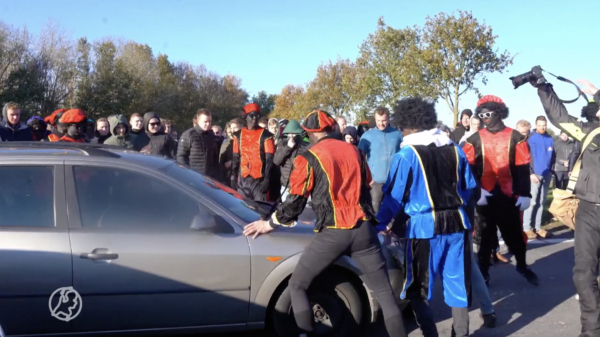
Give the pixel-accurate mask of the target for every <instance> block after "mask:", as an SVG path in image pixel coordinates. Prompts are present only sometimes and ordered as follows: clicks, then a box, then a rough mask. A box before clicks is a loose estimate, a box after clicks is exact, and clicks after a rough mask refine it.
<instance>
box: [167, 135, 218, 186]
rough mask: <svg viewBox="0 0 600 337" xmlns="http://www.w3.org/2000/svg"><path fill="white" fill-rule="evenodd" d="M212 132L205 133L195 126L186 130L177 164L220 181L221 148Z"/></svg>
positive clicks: (182, 136) (180, 144) (178, 149)
mask: <svg viewBox="0 0 600 337" xmlns="http://www.w3.org/2000/svg"><path fill="white" fill-rule="evenodd" d="M218 145H219V144H218V142H217V139H216V136H215V134H214V133H213V131H212V130H210V129H209V130H208V131H203V130H202V129H200V128H199V127H197V126H195V127H193V128H191V129H189V130H186V131H185V132H184V133H183V134H182V135H181V138H180V140H179V145H178V147H177V163H179V164H181V165H185V166H188V167H190V168H191V169H192V170H194V171H196V172H199V173H202V174H204V175H207V176H209V177H212V178H215V179H219V178H220V173H219V172H220V168H219V148H218Z"/></svg>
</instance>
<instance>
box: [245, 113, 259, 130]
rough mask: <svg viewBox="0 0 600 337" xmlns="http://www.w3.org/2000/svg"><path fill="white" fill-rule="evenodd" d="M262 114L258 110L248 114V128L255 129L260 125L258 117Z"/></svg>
mask: <svg viewBox="0 0 600 337" xmlns="http://www.w3.org/2000/svg"><path fill="white" fill-rule="evenodd" d="M259 118H260V114H259V113H258V112H252V113H249V114H248V115H246V127H247V128H248V130H254V129H256V128H257V127H258V119H259Z"/></svg>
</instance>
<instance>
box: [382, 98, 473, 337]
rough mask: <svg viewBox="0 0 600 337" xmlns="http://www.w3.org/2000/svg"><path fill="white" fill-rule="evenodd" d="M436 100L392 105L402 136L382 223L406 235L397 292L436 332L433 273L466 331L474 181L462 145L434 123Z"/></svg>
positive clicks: (456, 330) (426, 328)
mask: <svg viewBox="0 0 600 337" xmlns="http://www.w3.org/2000/svg"><path fill="white" fill-rule="evenodd" d="M436 119H437V114H436V112H435V105H434V103H433V102H429V101H426V100H423V99H422V98H405V99H402V100H400V101H398V102H397V103H396V106H395V107H394V121H395V123H396V126H397V127H398V128H400V129H402V134H403V136H404V138H403V142H402V145H401V149H400V151H398V153H396V154H394V155H393V157H392V160H391V168H390V169H389V174H388V177H387V181H386V182H385V184H384V186H383V201H382V203H381V207H380V208H379V212H378V213H377V221H378V222H379V225H378V226H377V229H378V230H380V231H386V226H387V225H388V224H389V223H390V222H391V221H392V220H393V219H394V223H393V224H392V227H391V231H392V233H399V235H401V236H403V237H406V238H407V239H408V242H407V252H411V254H407V256H406V269H407V271H408V276H407V280H406V282H405V286H404V289H403V290H402V293H401V295H400V297H401V298H402V299H410V301H411V304H412V306H413V309H414V310H415V314H416V317H417V321H418V322H419V323H420V325H421V329H422V330H423V335H424V336H437V335H438V334H437V330H436V326H435V321H434V320H433V317H432V312H431V309H430V308H429V305H428V303H427V300H430V299H431V297H432V293H433V289H431V288H432V285H433V284H434V281H435V278H436V276H438V275H439V276H440V278H441V279H442V281H443V282H442V284H443V289H444V300H445V302H446V304H447V305H448V306H449V307H451V308H452V318H453V321H454V322H453V326H452V328H453V334H452V335H453V336H461V337H463V336H469V306H470V305H471V303H470V302H471V296H470V294H471V275H470V273H469V271H470V269H471V268H470V267H471V265H470V257H471V248H470V245H469V239H468V237H469V232H470V229H471V228H472V226H471V223H470V221H469V218H468V217H467V214H466V211H465V207H466V204H467V200H468V199H469V196H470V195H471V193H472V190H473V189H475V188H476V187H477V183H476V182H475V178H474V177H473V174H472V173H471V169H470V167H469V163H468V161H467V158H466V156H465V154H464V152H463V151H462V150H461V149H460V148H459V147H458V146H456V145H455V144H454V143H453V142H452V141H451V140H450V138H448V136H447V135H446V134H445V133H444V132H443V131H442V130H439V129H438V128H437V127H436V124H437V121H436Z"/></svg>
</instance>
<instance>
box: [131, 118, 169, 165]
mask: <svg viewBox="0 0 600 337" xmlns="http://www.w3.org/2000/svg"><path fill="white" fill-rule="evenodd" d="M144 130H146V135H147V136H148V143H147V144H140V143H138V146H141V150H140V152H141V153H145V154H151V155H155V156H162V157H165V158H168V159H175V157H176V156H177V143H176V142H175V140H174V139H173V138H172V137H171V135H169V134H167V133H165V131H164V130H163V128H162V127H161V121H160V117H158V115H157V114H156V113H154V112H146V113H145V114H144Z"/></svg>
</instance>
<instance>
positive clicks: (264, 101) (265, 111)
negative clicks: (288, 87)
mask: <svg viewBox="0 0 600 337" xmlns="http://www.w3.org/2000/svg"><path fill="white" fill-rule="evenodd" d="M276 99H277V95H273V94H270V95H269V94H267V93H266V91H264V90H263V91H259V92H258V94H256V95H254V96H252V100H251V101H252V103H256V104H258V106H260V112H261V114H262V115H263V116H269V114H271V112H272V111H273V109H274V108H275V100H276Z"/></svg>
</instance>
